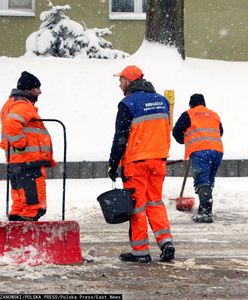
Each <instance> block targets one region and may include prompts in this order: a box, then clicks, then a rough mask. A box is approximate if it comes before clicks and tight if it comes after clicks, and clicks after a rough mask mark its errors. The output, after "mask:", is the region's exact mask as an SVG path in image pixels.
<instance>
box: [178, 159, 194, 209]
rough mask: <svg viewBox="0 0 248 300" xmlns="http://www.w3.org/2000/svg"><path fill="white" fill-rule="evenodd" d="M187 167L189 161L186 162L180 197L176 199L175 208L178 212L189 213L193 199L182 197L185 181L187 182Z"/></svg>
mask: <svg viewBox="0 0 248 300" xmlns="http://www.w3.org/2000/svg"><path fill="white" fill-rule="evenodd" d="M189 167H190V159H189V160H188V161H187V165H186V170H185V174H184V178H183V184H182V188H181V192H180V195H179V197H178V198H176V208H177V210H179V211H190V210H191V209H192V208H193V206H194V203H195V198H194V197H183V192H184V188H185V184H186V180H187V177H188V174H189Z"/></svg>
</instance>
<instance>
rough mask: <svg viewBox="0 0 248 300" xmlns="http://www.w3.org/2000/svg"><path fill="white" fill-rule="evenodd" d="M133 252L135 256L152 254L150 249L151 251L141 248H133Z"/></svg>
mask: <svg viewBox="0 0 248 300" xmlns="http://www.w3.org/2000/svg"><path fill="white" fill-rule="evenodd" d="M132 254H133V255H134V256H143V255H148V254H150V251H149V250H139V251H136V250H133V251H132Z"/></svg>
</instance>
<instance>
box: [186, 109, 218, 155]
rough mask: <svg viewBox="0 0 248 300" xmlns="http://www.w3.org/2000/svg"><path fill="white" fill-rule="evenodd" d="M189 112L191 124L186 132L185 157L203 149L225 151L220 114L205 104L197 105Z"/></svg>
mask: <svg viewBox="0 0 248 300" xmlns="http://www.w3.org/2000/svg"><path fill="white" fill-rule="evenodd" d="M187 113H188V115H189V117H190V123H191V126H190V127H189V128H188V129H187V130H186V132H185V134H184V144H185V159H186V158H188V157H189V156H190V154H191V153H192V152H195V151H201V150H216V151H219V152H222V153H223V144H222V141H221V135H220V118H219V116H218V115H217V114H216V113H215V112H213V111H211V110H209V109H207V108H206V107H205V106H203V105H197V106H195V107H194V108H191V109H189V110H188V111H187Z"/></svg>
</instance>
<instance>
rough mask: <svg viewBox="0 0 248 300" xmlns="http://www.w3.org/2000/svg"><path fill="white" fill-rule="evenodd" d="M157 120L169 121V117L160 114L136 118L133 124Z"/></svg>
mask: <svg viewBox="0 0 248 300" xmlns="http://www.w3.org/2000/svg"><path fill="white" fill-rule="evenodd" d="M156 119H169V115H168V114H166V113H158V114H151V115H147V116H141V117H138V118H134V119H133V121H132V124H138V123H141V122H143V121H151V120H156Z"/></svg>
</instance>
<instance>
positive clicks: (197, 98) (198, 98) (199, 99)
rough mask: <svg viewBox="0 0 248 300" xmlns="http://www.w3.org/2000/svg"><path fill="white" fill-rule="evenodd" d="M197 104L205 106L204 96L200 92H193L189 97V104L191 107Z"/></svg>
mask: <svg viewBox="0 0 248 300" xmlns="http://www.w3.org/2000/svg"><path fill="white" fill-rule="evenodd" d="M197 105H204V106H206V103H205V99H204V96H203V95H202V94H194V95H192V96H191V97H190V101H189V106H190V107H191V108H193V107H195V106H197Z"/></svg>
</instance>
